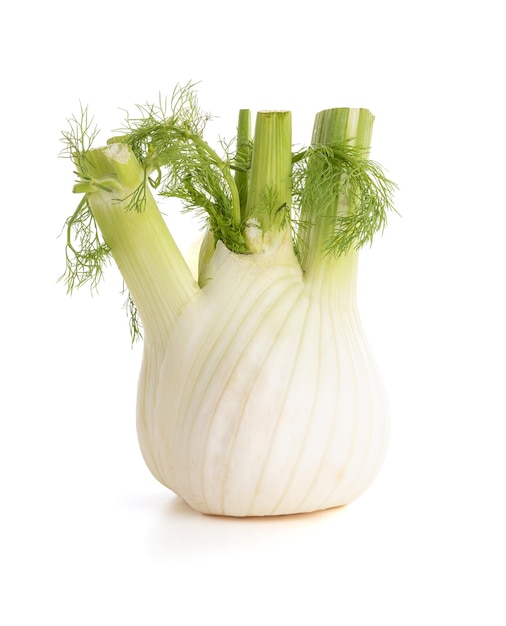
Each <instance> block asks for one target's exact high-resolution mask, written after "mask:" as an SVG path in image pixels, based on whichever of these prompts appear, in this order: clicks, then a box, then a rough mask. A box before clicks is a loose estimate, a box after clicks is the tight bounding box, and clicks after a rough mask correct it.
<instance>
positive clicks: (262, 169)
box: [245, 111, 292, 250]
mask: <svg viewBox="0 0 506 626" xmlns="http://www.w3.org/2000/svg"><path fill="white" fill-rule="evenodd" d="M291 169H292V117H291V113H290V112H289V111H262V112H260V113H258V114H257V118H256V124H255V137H254V142H253V153H252V160H251V173H250V181H249V192H248V202H247V205H246V215H245V217H246V220H247V221H249V222H250V223H251V222H254V223H257V224H258V225H259V226H260V229H261V231H262V233H263V234H264V235H265V234H268V237H269V239H270V240H271V241H274V240H277V239H278V238H279V235H280V234H281V233H282V231H284V230H285V229H286V226H287V225H288V223H289V221H288V222H287V216H289V212H290V207H291ZM252 232H253V231H252ZM254 249H255V247H254V246H253V250H254Z"/></svg>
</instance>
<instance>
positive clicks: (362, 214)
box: [64, 86, 394, 516]
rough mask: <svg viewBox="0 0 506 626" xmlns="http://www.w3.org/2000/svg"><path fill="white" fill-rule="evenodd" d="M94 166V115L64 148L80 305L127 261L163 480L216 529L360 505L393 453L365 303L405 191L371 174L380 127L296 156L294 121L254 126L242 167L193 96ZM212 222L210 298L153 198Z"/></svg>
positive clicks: (327, 116)
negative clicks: (359, 289) (381, 238)
mask: <svg viewBox="0 0 506 626" xmlns="http://www.w3.org/2000/svg"><path fill="white" fill-rule="evenodd" d="M139 108H140V111H141V114H142V115H141V117H140V118H139V119H133V120H132V119H130V118H129V119H128V120H127V129H126V130H127V132H126V133H125V134H124V135H122V136H119V137H115V138H113V139H112V140H110V141H109V143H108V145H107V146H105V147H102V148H92V147H91V142H92V140H93V139H94V138H95V131H94V130H92V129H91V124H90V122H89V121H88V117H87V112H86V111H83V112H82V116H81V119H79V120H77V119H74V120H73V121H72V123H71V130H70V131H68V132H66V133H64V140H65V142H66V146H67V154H68V156H70V157H71V158H72V159H73V161H74V163H75V165H76V168H77V175H78V181H77V183H76V185H75V188H74V191H76V192H78V193H84V194H85V195H84V196H83V199H82V200H81V202H80V204H79V206H78V208H77V209H76V211H75V213H74V214H73V215H72V216H71V217H70V218H69V219H68V220H67V248H66V249H67V272H66V276H65V278H66V281H67V285H68V288H69V290H72V289H73V288H74V287H76V286H79V285H81V284H83V283H85V282H87V281H91V283H92V284H93V285H94V286H95V285H96V283H97V281H98V280H99V279H100V277H101V273H102V267H103V264H104V261H106V260H107V259H108V258H109V257H110V256H112V257H113V258H114V260H115V261H116V263H117V265H118V267H119V269H120V271H121V273H122V275H123V278H124V280H125V283H126V285H127V287H128V290H129V306H130V309H131V312H132V318H131V319H132V325H131V327H132V331H133V334H134V335H138V334H139V333H140V328H141V324H142V329H143V335H144V356H143V364H142V369H141V374H140V379H139V388H138V406H137V431H138V437H139V442H140V447H141V451H142V454H143V457H144V459H145V461H146V464H147V465H148V467H149V469H150V470H151V472H152V473H153V475H154V476H155V477H156V478H157V479H158V480H159V481H160V482H161V483H162V484H164V485H166V486H167V487H168V488H170V489H171V490H173V491H174V492H175V493H176V494H178V495H179V496H181V497H182V498H183V499H184V500H185V501H186V502H187V503H188V504H189V505H190V506H192V507H193V508H194V509H196V510H198V511H201V512H203V513H210V514H217V515H231V516H264V515H281V514H291V513H300V512H309V511H315V510H320V509H325V508H330V507H336V506H340V505H345V504H348V503H349V502H351V501H352V500H354V499H355V498H357V497H358V496H359V495H360V494H361V493H362V492H363V491H364V490H365V489H366V488H367V487H368V486H369V485H370V483H371V482H372V480H373V479H374V478H375V476H376V475H377V473H378V471H379V469H380V467H381V464H382V461H383V459H384V456H385V451H386V448H387V442H388V410H387V402H386V398H385V393H384V390H383V385H382V382H381V379H380V376H379V373H378V371H377V369H376V365H375V363H374V360H373V358H372V356H371V353H370V350H369V347H368V345H367V340H366V337H365V335H364V331H363V329H362V326H361V323H360V318H359V314H358V311H357V302H356V285H357V264H358V254H359V253H358V250H359V248H360V247H361V246H363V245H365V244H367V243H370V242H371V240H372V237H373V235H374V234H375V233H376V232H377V231H379V230H382V229H383V228H384V225H385V222H386V212H387V210H388V209H390V208H392V207H391V195H392V191H393V188H394V185H393V183H391V182H390V181H389V180H387V179H386V178H385V176H384V174H383V172H382V170H381V169H380V168H379V166H377V164H375V163H371V162H370V161H369V160H368V157H367V151H368V146H369V143H370V137H371V131H372V123H373V119H374V118H373V116H372V115H371V114H370V113H369V112H368V111H367V110H365V109H331V110H327V111H323V112H321V113H319V114H318V115H317V116H316V121H315V128H314V133H313V141H312V145H311V147H310V148H308V149H305V150H302V151H299V152H297V153H292V144H291V115H290V113H289V112H286V111H265V112H261V113H258V114H257V119H256V124H255V132H254V137H253V138H252V137H251V133H250V113H249V111H247V110H243V111H241V112H240V114H239V123H238V136H237V145H236V150H235V152H234V154H233V155H231V154H226V155H225V157H224V158H221V157H220V156H218V154H217V153H216V152H215V151H214V150H213V149H212V148H211V147H210V146H209V145H208V144H207V143H206V142H205V141H204V138H203V129H204V125H205V121H206V120H207V116H205V115H204V114H203V113H202V112H201V111H200V109H199V108H198V106H197V102H196V97H195V93H194V91H193V89H192V86H187V87H185V88H181V89H178V90H176V92H175V94H174V97H173V100H172V102H171V111H170V115H169V114H167V112H166V109H165V107H164V106H159V107H151V106H150V107H139ZM152 189H154V190H156V191H157V192H158V193H159V194H160V195H162V196H164V195H165V196H169V197H172V196H176V197H179V198H181V199H182V201H183V203H184V204H185V207H186V208H187V209H188V210H199V211H200V212H201V213H203V214H205V216H206V225H207V226H206V228H207V230H206V235H205V238H204V241H203V244H202V248H201V255H200V261H199V275H198V279H197V280H196V279H195V278H194V277H193V276H192V273H191V271H190V270H189V268H188V265H187V264H186V261H185V260H184V259H183V257H182V255H181V253H180V251H179V249H178V248H177V246H176V244H175V242H174V240H173V238H172V237H171V235H170V233H169V231H168V229H167V227H166V225H165V222H164V221H163V219H162V217H161V214H160V211H159V209H158V207H157V204H156V201H155V199H154V196H153V194H152V192H151V190H152Z"/></svg>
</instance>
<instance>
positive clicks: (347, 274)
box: [300, 108, 374, 297]
mask: <svg viewBox="0 0 506 626" xmlns="http://www.w3.org/2000/svg"><path fill="white" fill-rule="evenodd" d="M373 122H374V116H373V115H372V114H371V113H370V111H368V110H367V109H349V108H336V109H327V110H324V111H321V112H320V113H318V114H317V115H316V118H315V123H314V127H313V137H312V145H313V146H321V145H323V146H348V147H353V148H358V149H359V150H360V155H361V157H362V158H363V159H366V158H367V156H368V152H369V148H370V142H371V137H372V127H373ZM338 149H339V148H338ZM309 168H311V160H309V163H308V169H309ZM338 174H339V172H338ZM344 176H345V173H344V169H343V174H342V177H344ZM357 199H358V198H354V197H353V196H350V195H349V194H347V193H346V192H345V191H344V190H341V191H340V192H338V193H333V192H332V190H330V193H329V194H328V195H325V194H322V200H321V201H320V202H321V203H322V206H319V207H318V215H317V216H316V217H315V213H314V210H315V207H314V206H312V205H308V204H306V205H305V204H304V203H303V205H302V207H301V214H300V220H301V224H302V226H301V229H300V233H301V235H302V236H303V238H304V243H303V244H301V245H300V251H301V266H302V268H303V269H304V271H305V272H306V276H307V279H308V281H314V282H315V283H316V282H317V278H318V277H319V278H323V277H325V280H326V284H327V285H328V288H333V289H335V290H337V291H339V290H341V292H342V293H343V294H345V293H347V292H348V290H350V294H351V292H353V297H354V291H355V283H356V278H357V264H358V249H357V248H356V247H354V246H351V247H350V248H349V249H348V250H345V251H341V250H339V249H337V250H332V249H331V248H330V242H332V241H333V240H334V238H335V236H336V232H337V231H338V229H339V218H340V217H344V216H349V215H350V214H352V213H353V211H354V210H355V208H356V207H355V202H356V200H357Z"/></svg>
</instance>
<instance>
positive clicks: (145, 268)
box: [86, 143, 198, 345]
mask: <svg viewBox="0 0 506 626" xmlns="http://www.w3.org/2000/svg"><path fill="white" fill-rule="evenodd" d="M86 161H87V165H88V168H89V173H91V174H92V176H93V178H94V179H95V178H100V179H104V180H105V181H106V182H105V183H104V184H105V185H107V181H108V180H109V184H110V190H106V189H97V190H95V191H93V192H91V193H88V202H89V204H90V206H91V209H92V212H93V215H94V217H95V220H96V222H97V224H98V226H99V228H100V230H101V232H102V235H103V237H104V239H105V241H106V243H107V244H108V246H109V248H110V249H111V253H112V255H113V257H114V260H115V261H116V263H117V265H118V267H119V269H120V271H121V274H122V276H123V278H124V280H125V283H126V285H127V287H128V289H129V291H130V294H131V296H132V298H133V300H134V302H135V304H136V306H137V309H138V311H139V315H140V317H141V320H142V324H143V328H144V332H145V335H146V339H151V340H155V341H157V342H160V344H161V345H163V344H164V343H165V342H166V341H167V337H168V334H169V332H170V329H171V326H172V324H173V322H174V320H175V319H176V318H177V316H178V315H179V313H180V312H181V309H182V307H183V306H184V305H185V304H186V302H187V301H188V300H189V299H190V298H191V297H192V296H193V295H194V294H195V293H196V291H197V290H198V288H197V286H196V284H195V281H194V279H193V277H192V274H191V271H190V269H189V267H188V265H187V264H186V262H185V260H184V258H183V256H182V254H181V252H180V251H179V248H178V247H177V245H176V243H175V241H174V239H173V238H172V235H171V234H170V232H169V230H168V228H167V226H166V224H165V222H164V220H163V218H162V215H161V214H160V211H159V209H158V207H157V204H156V202H155V200H154V198H153V196H152V194H151V192H150V190H149V187H148V186H147V185H143V180H144V171H143V169H142V167H141V166H140V165H139V163H138V161H137V160H136V159H135V157H134V155H133V153H132V151H131V150H130V149H129V148H128V146H126V145H125V144H118V143H115V144H112V145H111V146H108V147H106V148H100V149H94V150H90V151H89V152H88V153H87V155H86ZM136 193H142V194H143V198H142V201H141V202H140V204H141V209H140V210H136V209H135V208H132V207H131V204H132V195H133V194H136Z"/></svg>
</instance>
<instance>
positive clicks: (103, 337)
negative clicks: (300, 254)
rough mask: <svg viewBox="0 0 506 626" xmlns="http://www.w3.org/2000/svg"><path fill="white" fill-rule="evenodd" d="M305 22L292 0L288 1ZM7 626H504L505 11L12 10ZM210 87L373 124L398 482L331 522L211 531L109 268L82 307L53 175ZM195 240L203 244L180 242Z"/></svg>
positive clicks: (3, 113) (0, 120)
mask: <svg viewBox="0 0 506 626" xmlns="http://www.w3.org/2000/svg"><path fill="white" fill-rule="evenodd" d="M297 7H299V8H297ZM1 13H2V15H1V19H0V24H1V26H0V29H1V38H0V53H1V57H0V58H1V59H2V74H1V87H2V88H1V92H2V96H1V99H0V124H1V128H2V131H1V135H0V141H1V156H0V159H1V169H0V171H1V181H2V194H1V215H2V218H1V222H0V223H1V235H2V244H1V246H0V254H1V272H2V273H1V283H0V284H1V304H2V306H1V313H0V314H1V328H2V341H1V351H0V355H1V356H0V358H1V360H2V378H1V380H2V383H1V390H2V391H1V407H2V408H1V421H0V429H1V432H0V480H1V495H0V497H1V500H0V501H1V503H2V513H1V517H0V578H1V580H0V590H1V600H0V623H2V624H5V625H6V626H18V625H23V626H24V625H28V624H30V625H31V624H34V625H35V624H42V623H48V624H52V625H53V626H63V625H65V626H70V625H71V626H81V625H86V626H88V625H93V626H112V625H115V624H121V625H123V624H125V625H127V624H128V625H130V624H135V625H139V626H148V625H149V626H158V625H165V624H174V625H177V626H180V625H181V626H186V625H188V626H193V625H194V624H204V623H210V624H213V623H216V624H218V623H220V624H224V625H225V626H232V625H234V626H235V625H236V624H237V625H246V626H249V625H260V624H262V625H264V624H265V625H267V626H271V625H275V624H276V625H277V624H322V623H325V624H336V625H343V626H355V625H360V626H362V625H364V626H370V625H371V626H372V625H377V624H388V625H393V626H397V625H399V626H401V625H402V626H408V625H409V626H413V625H418V624H423V625H426V624H431V626H432V625H442V626H447V625H450V624H462V623H469V624H477V625H480V626H499V625H502V626H504V624H506V606H505V604H506V599H505V587H506V585H505V583H506V571H505V562H506V546H505V526H506V525H505V522H506V516H505V513H504V499H505V498H504V496H505V487H504V482H505V478H506V463H505V453H504V448H505V432H504V422H505V420H506V403H505V399H504V394H505V392H504V378H505V354H506V352H505V350H506V345H505V333H504V316H505V313H506V311H505V305H504V300H503V296H504V289H505V280H504V274H505V269H506V264H505V261H506V258H505V251H504V213H505V210H506V206H505V205H506V201H505V191H504V188H505V186H504V182H505V175H504V171H505V159H504V147H505V143H506V141H505V140H506V133H505V129H504V120H505V113H504V112H505V110H506V99H505V96H504V59H505V58H506V54H505V53H506V46H505V43H504V29H503V26H504V19H503V17H502V15H503V13H502V8H501V3H500V2H497V1H493V0H483V1H482V2H479V3H471V2H467V1H463V2H449V1H447V0H437V1H433V0H428V1H427V2H424V3H408V2H405V3H401V2H398V1H395V2H394V1H390V0H386V1H384V2H373V1H370V0H369V1H367V0H366V1H363V2H352V1H348V2H347V3H340V2H323V1H322V0H312V2H310V3H307V4H306V3H301V4H297V3H294V2H292V1H290V2H276V1H275V0H271V1H269V2H265V1H263V0H256V1H255V2H252V3H248V4H242V3H237V2H227V1H225V0H215V1H214V2H193V3H192V2H188V3H182V2H180V3H172V2H157V1H156V0H154V1H152V2H145V3H133V2H129V1H127V0H122V1H121V2H120V1H111V2H108V1H107V0H102V1H101V2H97V1H96V0H89V1H88V2H86V3H80V4H74V3H67V4H65V3H60V2H53V1H51V0H49V1H48V2H37V3H36V2H28V3H17V4H14V3H5V4H4V5H3V8H2V9H1ZM188 80H199V81H202V83H201V85H200V87H199V93H200V101H201V104H202V106H203V108H204V109H206V110H209V111H211V112H212V113H214V114H215V115H218V116H219V118H218V119H217V120H216V121H215V122H214V123H213V124H211V125H210V126H209V132H208V139H209V140H210V141H214V140H215V138H216V139H217V138H218V136H220V135H223V136H225V137H226V138H229V139H231V138H232V137H233V135H234V132H235V122H236V115H237V110H238V109H239V108H241V107H243V108H251V109H253V110H254V111H256V110H258V109H269V108H287V109H290V110H292V112H293V115H294V141H295V143H299V144H307V143H308V141H309V139H310V132H311V126H312V121H313V117H314V114H315V113H316V112H317V111H319V110H320V109H323V108H328V107H333V106H363V107H367V108H370V109H371V110H372V111H373V113H374V114H375V115H376V125H375V130H374V138H373V157H374V158H375V159H377V160H379V161H380V162H381V163H382V164H383V165H384V166H386V167H387V169H388V171H389V174H390V176H391V177H392V178H393V179H394V180H395V181H397V182H398V184H399V185H400V190H399V192H398V193H397V196H396V197H397V208H398V210H399V211H400V212H401V213H402V218H396V217H394V218H392V219H391V222H390V226H389V228H388V230H387V232H386V233H385V235H384V237H383V238H382V239H379V240H377V242H376V243H375V245H374V246H373V247H372V249H371V250H368V251H365V252H364V253H363V254H362V261H361V273H360V307H361V312H362V318H363V322H364V325H365V327H366V330H367V332H368V336H369V340H370V342H371V344H372V346H373V348H374V351H375V354H376V357H377V360H378V362H379V364H380V367H381V370H382V373H383V377H384V379H385V383H386V386H387V388H388V392H389V397H390V404H391V409H392V439H391V446H390V450H389V454H388V458H387V461H386V463H385V466H384V469H383V471H382V473H381V475H380V477H379V478H378V479H377V481H376V482H375V483H374V485H373V486H372V487H371V488H370V490H369V491H368V492H367V493H366V494H364V495H363V496H362V498H360V499H359V500H358V501H356V502H355V503H353V504H352V505H350V506H349V507H347V508H346V509H342V510H334V511H328V512H324V513H318V514H314V515H307V516H296V517H291V518H280V519H265V520H233V519H222V518H211V517H204V516H201V515H199V514H197V513H194V512H193V511H192V510H190V509H189V508H187V507H186V506H185V505H184V504H183V503H181V502H180V501H179V500H177V499H176V498H175V496H173V495H172V494H171V493H170V492H168V491H167V490H166V489H164V488H163V487H161V486H160V485H159V484H158V483H157V482H156V481H155V480H154V479H153V478H152V477H151V475H150V474H149V473H148V470H147V469H146V468H145V466H144V464H143V461H142V459H141V457H140V453H139V451H138V448H137V442H136V435H135V392H136V389H135V387H136V379H137V373H138V369H139V363H140V347H139V346H138V347H136V348H135V349H133V350H132V349H131V347H130V344H129V336H128V326H127V321H126V317H125V313H124V311H123V310H122V308H121V306H122V303H123V297H122V296H121V295H120V294H119V287H120V282H119V279H118V276H117V274H116V272H115V271H113V270H111V272H110V273H108V275H107V281H106V283H105V284H104V286H103V288H102V289H101V292H100V296H99V297H98V296H97V297H93V298H92V297H90V294H89V293H88V291H87V289H84V290H83V291H82V292H81V293H78V294H76V295H75V296H73V297H72V298H71V297H68V296H67V295H66V294H65V290H64V286H63V285H62V284H61V283H57V277H58V276H59V275H60V274H61V272H62V271H63V266H64V240H63V239H62V238H58V235H59V233H60V230H61V227H62V225H63V223H64V221H65V219H66V218H67V216H68V215H69V214H70V213H71V212H72V211H73V208H74V206H75V202H76V198H75V196H73V195H72V193H71V187H72V183H73V175H72V171H71V165H70V163H69V162H67V161H66V160H62V159H58V158H57V155H58V152H59V150H60V148H61V145H60V141H59V139H60V132H61V130H62V129H63V128H65V120H66V118H67V117H69V116H70V115H71V114H73V113H76V112H77V111H78V110H79V103H80V102H82V103H83V104H88V105H89V106H90V109H91V111H92V112H93V113H94V115H95V118H96V121H97V122H98V123H99V125H100V127H101V128H103V129H104V133H105V134H104V135H103V139H104V140H105V139H106V138H107V133H109V132H110V131H111V130H113V129H115V128H117V127H118V126H120V124H121V122H122V121H123V113H122V111H121V110H120V109H125V108H126V109H129V110H133V106H134V105H135V104H136V103H145V102H146V101H153V100H155V99H156V98H157V96H158V93H159V92H161V93H163V94H167V95H169V94H170V93H171V92H172V90H173V88H174V86H175V85H176V83H185V82H187V81H188ZM183 234H186V233H183Z"/></svg>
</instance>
